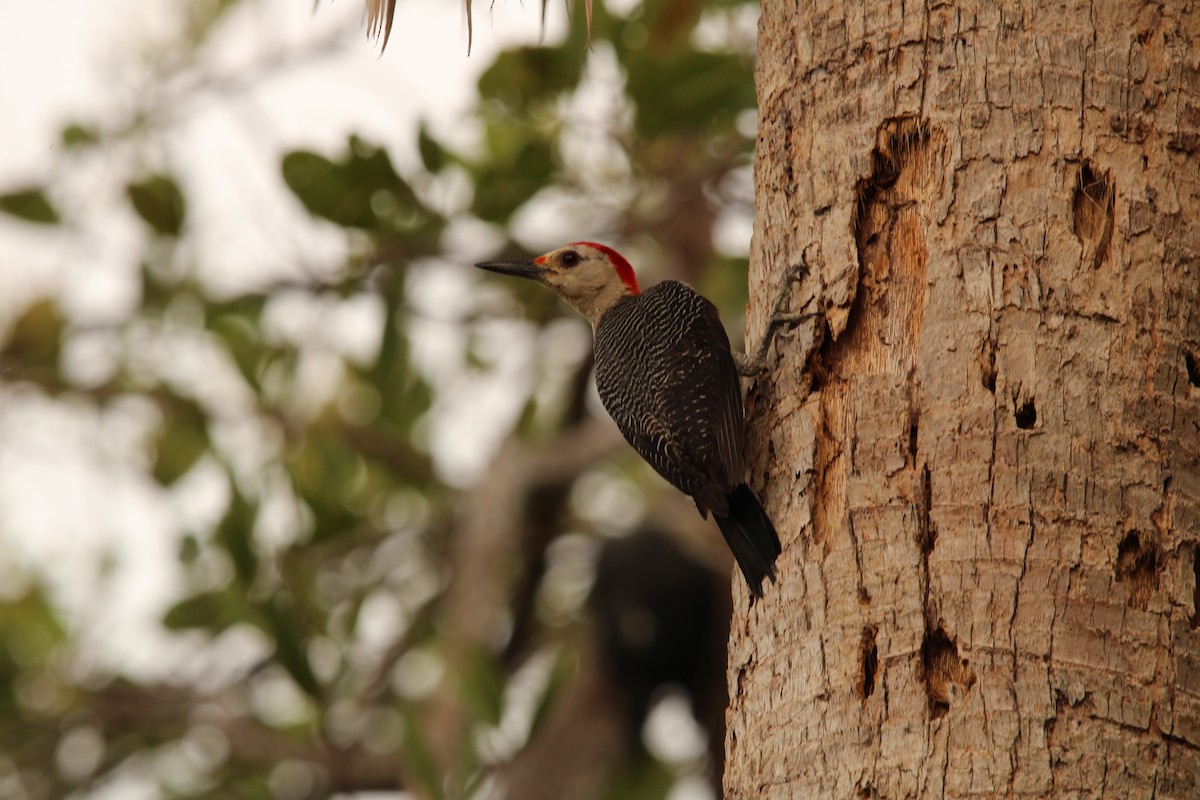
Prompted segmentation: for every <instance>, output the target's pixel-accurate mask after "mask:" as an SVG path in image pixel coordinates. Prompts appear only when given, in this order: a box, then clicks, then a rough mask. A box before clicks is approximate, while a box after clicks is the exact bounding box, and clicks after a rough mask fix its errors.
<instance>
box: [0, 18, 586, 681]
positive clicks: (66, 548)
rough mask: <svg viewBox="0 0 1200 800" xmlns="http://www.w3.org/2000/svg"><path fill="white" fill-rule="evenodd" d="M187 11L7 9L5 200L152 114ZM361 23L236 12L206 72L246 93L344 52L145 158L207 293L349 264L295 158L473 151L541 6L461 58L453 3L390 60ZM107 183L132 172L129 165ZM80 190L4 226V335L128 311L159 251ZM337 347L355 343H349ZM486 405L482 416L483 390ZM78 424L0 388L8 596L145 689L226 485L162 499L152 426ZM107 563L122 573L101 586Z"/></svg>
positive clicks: (74, 358) (233, 102)
mask: <svg viewBox="0 0 1200 800" xmlns="http://www.w3.org/2000/svg"><path fill="white" fill-rule="evenodd" d="M182 5H183V4H182V3H181V2H179V1H178V0H37V1H36V2H22V1H21V0H0V121H2V122H0V143H2V145H3V146H0V192H4V191H9V190H12V189H15V188H21V187H23V186H25V185H29V184H40V183H43V182H50V181H49V179H50V178H51V177H52V171H53V170H55V169H56V168H60V167H61V164H62V163H64V162H63V161H62V159H61V158H60V156H61V153H59V152H58V150H57V148H59V146H60V145H59V143H58V142H59V133H60V131H61V129H62V128H63V126H64V125H65V124H67V123H69V122H76V121H79V122H83V123H86V124H89V125H93V126H96V127H98V128H100V129H101V130H103V129H105V128H106V127H107V128H111V127H113V126H115V125H118V124H119V123H120V122H121V121H122V120H124V119H126V118H127V116H128V114H129V113H130V109H131V108H132V107H133V106H134V105H135V104H136V103H137V102H140V100H141V97H142V95H141V93H140V91H141V90H140V88H139V87H143V86H147V85H149V82H148V80H147V76H146V74H145V67H144V66H143V65H144V63H145V62H144V58H143V54H144V53H145V52H146V50H147V48H149V49H151V50H153V49H154V47H155V45H156V44H158V45H160V46H161V45H164V44H166V43H169V42H170V41H172V36H173V33H174V32H175V30H176V27H175V26H177V25H178V24H179V23H178V14H179V8H180V6H182ZM363 5H364V2H362V0H337V2H322V3H321V4H320V6H319V7H318V8H317V9H316V10H315V11H314V9H313V4H312V1H311V0H247V1H246V2H244V3H242V4H241V6H240V7H239V8H238V9H237V10H236V11H235V12H234V13H233V14H232V15H230V18H228V19H226V20H225V21H224V22H223V23H222V27H221V28H220V29H219V32H218V34H217V35H216V36H215V37H214V39H213V40H212V41H211V47H209V48H207V49H206V50H205V52H204V54H203V60H204V62H205V63H206V64H207V65H209V66H210V68H211V71H212V72H213V73H215V74H218V75H220V76H225V77H232V78H237V77H238V76H240V75H243V74H244V73H245V72H246V69H247V65H251V64H254V63H256V61H258V60H261V59H262V57H263V56H264V54H271V53H277V52H279V53H282V52H292V51H297V50H300V49H303V47H304V46H305V44H306V43H310V44H311V43H316V42H323V41H329V40H331V39H333V40H334V41H335V42H336V43H337V44H338V46H337V47H336V48H335V49H334V50H333V51H332V52H330V53H329V54H327V55H325V56H324V57H322V58H319V59H316V60H313V61H312V62H310V63H306V64H305V65H303V66H300V67H295V68H289V69H286V70H282V71H280V72H279V73H278V74H274V75H272V76H271V77H270V78H268V79H266V80H255V81H253V82H251V83H250V84H249V86H248V89H247V90H245V91H238V92H223V93H218V94H210V95H207V96H203V95H202V96H201V98H200V99H199V100H198V101H189V103H187V104H186V105H184V106H182V108H181V109H180V113H179V114H178V116H177V117H173V118H172V120H171V121H170V123H169V124H168V125H166V126H165V133H164V135H163V136H162V137H161V138H159V139H157V140H155V141H154V142H152V143H151V146H149V147H146V146H145V145H144V144H143V145H139V147H142V148H143V149H144V150H145V151H148V152H152V153H156V154H158V155H162V154H166V157H165V159H164V161H163V163H152V164H151V166H152V167H157V168H166V169H168V170H170V171H171V172H172V173H173V174H175V175H176V176H177V177H178V178H179V179H180V181H181V182H182V183H183V184H184V186H185V194H186V195H187V197H188V201H189V209H188V213H189V216H190V217H191V218H192V219H193V220H197V221H198V224H196V225H195V226H193V227H192V228H190V229H189V231H188V232H185V236H184V239H183V241H182V243H181V247H182V248H185V252H190V253H192V254H194V261H195V262H196V263H199V264H201V265H203V267H204V269H205V270H206V278H208V279H210V280H211V281H213V282H214V283H215V284H217V285H220V284H221V283H222V282H223V281H227V282H228V283H229V285H237V284H238V283H239V281H242V280H245V279H246V278H247V277H248V274H253V273H254V272H259V273H261V272H262V271H264V270H268V271H269V270H283V271H286V270H289V269H295V267H296V263H297V261H298V260H302V259H308V260H312V261H316V262H319V263H321V264H326V265H328V264H338V263H341V257H342V254H343V253H344V248H345V239H344V235H343V234H342V233H340V232H338V231H335V230H333V229H332V227H331V226H318V225H312V224H311V223H310V220H309V219H308V218H307V216H306V215H305V214H304V212H303V210H302V209H301V208H300V206H299V204H298V203H297V202H296V201H295V200H294V198H291V197H290V196H288V195H287V192H286V190H284V188H283V185H282V181H281V180H280V178H279V156H280V154H281V153H282V152H284V151H285V150H287V149H291V148H298V147H305V148H311V149H315V150H319V151H323V152H327V153H330V154H331V155H336V154H337V153H338V152H340V150H341V149H342V148H344V146H345V141H346V137H347V135H348V134H350V133H358V134H360V135H362V136H364V137H366V138H368V139H370V140H374V141H376V142H378V143H381V144H383V145H385V146H387V147H388V149H389V152H391V154H392V156H393V158H394V159H396V160H397V162H398V163H400V164H402V165H403V164H405V163H406V160H407V161H408V163H415V147H414V141H415V136H416V122H417V121H419V120H427V121H429V122H431V124H432V126H433V128H434V130H435V131H436V132H437V133H438V134H439V135H440V136H442V137H443V138H448V139H450V140H451V141H457V142H459V143H469V142H470V138H471V135H472V134H473V133H474V132H473V131H470V130H462V129H461V128H462V125H463V123H462V119H463V117H464V112H465V111H466V110H467V109H469V108H470V105H471V104H472V103H473V101H474V98H475V88H474V87H475V81H476V79H477V77H478V75H479V73H480V72H481V71H482V70H483V69H485V68H486V67H487V66H488V65H489V64H490V63H491V61H492V59H493V57H494V55H495V53H496V52H497V50H498V49H499V48H500V47H501V46H507V45H510V44H512V43H514V42H518V41H526V42H536V41H537V39H538V38H539V30H538V17H539V15H538V10H537V6H536V4H533V3H531V4H524V5H522V4H520V3H510V4H500V5H497V7H496V12H495V15H494V18H493V15H492V13H490V12H489V11H488V7H487V4H486V3H476V19H475V42H474V51H473V53H472V54H471V55H470V57H468V56H467V53H466V28H465V22H464V18H463V12H462V7H461V4H460V3H457V2H454V1H453V0H408V2H405V3H402V4H400V7H399V8H398V9H397V15H396V21H395V26H394V28H393V31H392V35H391V40H390V42H389V44H388V49H387V52H386V53H384V54H383V55H382V57H381V56H380V55H379V50H378V45H375V46H372V45H371V44H370V43H368V42H367V41H366V39H365V38H364V37H363V36H362V29H363V26H362V22H363V17H362V10H363ZM558 9H559V11H560V13H559V15H558V18H557V19H556V16H555V12H554V11H553V10H552V11H551V12H550V14H549V15H548V18H549V22H550V31H549V32H548V36H551V37H553V36H557V35H559V34H560V33H561V30H562V29H563V26H564V22H565V20H563V19H562V18H561V6H559V7H558ZM193 94H194V93H193ZM189 96H190V95H189ZM133 157H138V151H137V150H128V149H126V150H121V149H120V148H116V152H115V153H114V155H113V158H114V159H120V158H133ZM135 163H136V162H135ZM109 167H110V168H111V169H112V170H113V171H114V174H116V175H126V174H128V173H129V170H128V169H127V167H128V163H125V164H123V165H120V166H112V165H109ZM87 170H91V171H90V172H88V171H87ZM81 171H82V172H84V174H81V175H69V176H65V177H64V176H62V175H58V176H56V178H55V180H53V181H52V183H53V185H54V186H55V187H57V190H58V191H60V192H63V191H65V192H67V193H69V196H68V197H62V196H58V197H55V199H56V200H58V201H60V203H61V205H62V206H63V208H64V209H66V210H67V213H68V220H69V224H68V225H62V226H57V227H54V228H44V227H41V226H32V225H28V224H25V223H21V222H18V221H13V220H10V219H7V218H3V217H2V215H0V330H3V328H4V327H5V326H6V325H7V323H8V321H9V320H10V319H11V317H12V314H13V312H14V309H19V308H20V307H22V306H23V305H24V304H25V303H27V302H28V299H29V298H30V297H33V296H37V295H39V294H45V293H50V294H52V295H54V296H56V297H58V298H59V299H60V300H61V302H62V303H63V304H64V306H65V307H66V309H67V310H68V312H69V313H70V315H71V317H72V319H73V320H75V321H76V322H79V321H84V322H87V321H103V320H104V318H105V317H106V316H118V317H120V316H123V313H124V311H127V310H128V309H129V308H130V307H131V306H132V305H133V304H134V303H136V302H137V297H136V289H135V288H131V287H135V286H136V282H135V281H133V280H131V277H132V276H133V273H134V272H136V270H137V269H138V256H139V254H140V253H141V252H142V248H143V246H144V244H143V238H142V237H145V236H146V235H147V233H146V231H145V230H144V229H143V227H142V226H141V225H140V224H139V223H138V222H137V220H136V218H134V217H133V215H132V214H130V213H129V212H128V209H127V208H125V207H124V201H123V200H122V198H121V194H120V191H119V186H117V187H116V190H115V191H114V187H113V181H112V180H111V178H112V177H113V175H106V173H105V164H99V165H96V164H92V165H90V166H88V167H86V168H81ZM106 177H107V178H110V180H108V181H107V182H106V180H105V178H106ZM63 187H65V188H63ZM97 187H99V188H97ZM81 207H82V208H84V209H85V212H84V213H78V210H79V209H80V208H81ZM201 237H202V238H201ZM460 238H462V237H460ZM481 255H482V254H481ZM131 271H132V272H131ZM444 272H445V278H446V280H449V281H450V282H451V283H452V284H454V283H455V282H457V285H458V286H459V292H460V294H461V287H462V286H464V285H469V284H467V283H465V282H468V281H471V280H473V278H472V277H464V276H465V275H466V273H468V272H469V271H468V270H466V269H465V268H464V269H453V270H451V269H447V270H445V271H444ZM434 283H435V284H436V281H434ZM437 288H438V287H437V286H434V287H433V290H435V291H436V290H437ZM451 288H453V286H452V287H451ZM442 290H443V291H445V287H444V286H443V287H442ZM359 327H362V326H359ZM347 329H348V330H349V331H350V333H349V334H348V335H352V333H353V325H352V324H351V325H347ZM171 357H172V358H177V357H178V356H177V354H174V353H173V354H171ZM89 358H90V357H89V355H88V352H87V351H86V350H84V351H83V352H82V355H81V354H80V352H79V348H76V351H75V352H74V353H72V352H70V351H69V352H68V353H67V355H66V356H65V359H66V360H67V361H68V362H72V363H75V362H78V364H79V368H80V369H82V370H84V371H86V370H87V369H88V361H89ZM518 366H523V365H518ZM509 394H511V390H510V391H509ZM475 399H476V402H479V401H480V400H481V399H484V398H483V397H482V394H481V393H480V392H476V397H475ZM67 405H69V404H63V403H54V402H46V401H44V400H42V399H40V398H38V397H37V396H36V395H34V394H33V393H31V392H22V391H18V390H17V389H16V388H14V387H12V386H11V385H10V386H5V385H4V384H0V592H7V593H12V592H19V591H21V589H20V581H19V580H17V577H16V576H17V575H18V574H20V573H21V572H22V571H23V570H26V569H29V568H30V567H31V565H32V567H33V568H34V569H36V570H37V571H38V572H40V573H42V574H43V576H44V578H45V580H46V581H47V582H48V584H49V586H50V588H51V590H52V591H53V593H54V596H55V598H56V600H57V601H58V602H59V603H60V604H61V605H62V606H63V607H64V608H65V609H66V611H67V614H68V619H69V620H70V621H71V622H72V623H73V624H74V626H76V628H77V629H78V630H80V631H82V636H83V641H84V645H85V647H87V646H88V645H91V646H92V647H93V648H98V649H99V650H100V651H106V652H104V653H103V654H101V659H102V660H104V661H106V662H108V663H110V664H112V665H114V666H119V667H120V668H122V669H125V670H128V671H131V672H133V673H154V672H156V671H158V670H160V669H162V667H163V665H164V663H169V662H171V660H172V659H171V658H170V657H169V656H166V655H164V648H170V647H171V646H172V644H171V641H172V640H170V639H169V637H168V638H164V637H163V636H162V633H161V631H160V630H159V629H158V626H157V619H158V616H159V615H160V614H161V611H162V609H163V608H164V607H165V606H166V604H168V603H169V602H171V601H172V600H174V599H176V598H177V596H178V593H179V592H180V591H181V589H182V587H181V581H180V576H179V573H178V568H179V565H178V560H177V553H178V546H179V537H180V536H182V535H183V534H184V533H186V532H187V531H188V528H195V527H197V526H198V525H200V524H202V522H203V520H204V517H205V514H206V513H208V514H209V515H211V514H212V512H213V510H214V509H216V510H217V512H218V513H219V508H220V507H221V506H222V505H223V501H222V500H221V499H220V498H221V490H220V489H219V488H217V487H215V486H214V485H213V484H214V482H217V483H219V478H218V477H217V476H215V475H212V474H210V475H209V479H208V483H205V478H204V476H203V475H199V476H189V477H188V479H186V480H185V481H183V482H182V483H184V484H188V485H187V486H184V487H183V488H180V489H178V490H173V491H172V492H171V493H169V494H168V496H166V497H164V495H163V493H162V492H160V491H158V489H157V488H156V487H154V486H153V485H152V484H150V483H148V481H147V479H146V478H145V476H144V474H143V473H142V469H141V467H139V465H138V463H137V459H138V458H139V453H140V452H141V451H142V448H143V444H142V442H143V441H144V437H145V435H146V433H147V430H146V426H147V425H152V424H153V422H147V421H146V414H145V411H146V409H144V408H128V407H126V408H122V407H120V406H119V404H118V405H117V407H116V408H114V409H106V410H103V411H100V412H95V411H92V410H90V409H87V408H85V407H75V408H69V407H65V406H67ZM494 427H497V429H499V428H498V426H494ZM435 436H436V431H435ZM435 444H436V442H435ZM475 446H476V452H475V456H474V457H475V459H476V462H478V461H479V458H480V456H479V454H478V453H479V452H481V451H480V450H479V443H478V442H476V443H475ZM467 455H468V456H469V455H470V454H469V453H468V454H467ZM469 466H470V465H469V464H468V467H469ZM477 466H478V463H476V467H477ZM214 498H215V499H214ZM206 510H207V511H206ZM213 521H215V520H213ZM110 557H111V558H114V559H115V560H114V565H113V566H112V570H113V571H114V573H115V574H110V576H109V578H111V579H105V578H104V577H103V567H102V565H103V564H104V563H105V561H106V559H108V558H110ZM94 651H95V650H94ZM168 668H169V667H168ZM201 668H202V667H201Z"/></svg>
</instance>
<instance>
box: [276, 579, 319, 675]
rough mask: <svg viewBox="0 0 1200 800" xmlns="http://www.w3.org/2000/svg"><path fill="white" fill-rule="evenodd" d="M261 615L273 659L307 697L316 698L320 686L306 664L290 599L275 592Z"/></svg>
mask: <svg viewBox="0 0 1200 800" xmlns="http://www.w3.org/2000/svg"><path fill="white" fill-rule="evenodd" d="M263 611H264V612H266V615H267V627H268V630H269V631H270V633H271V634H272V635H273V636H274V639H275V658H276V659H277V660H278V661H279V664H280V665H281V666H282V667H283V668H284V669H285V670H287V673H288V674H289V675H291V676H292V680H294V681H295V682H296V684H297V685H298V686H299V687H300V688H301V689H303V690H304V692H305V693H306V694H307V695H308V696H309V697H312V698H318V697H320V696H321V685H320V683H318V682H317V676H316V674H315V673H314V672H313V670H312V664H310V663H309V661H308V653H307V647H306V643H305V639H304V634H303V631H302V629H301V626H300V622H299V620H297V618H296V607H295V604H294V603H293V602H292V597H291V595H290V594H288V593H287V592H276V593H275V594H273V595H272V596H271V599H270V600H269V601H267V603H266V606H265V608H264V609H263Z"/></svg>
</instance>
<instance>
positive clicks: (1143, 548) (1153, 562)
mask: <svg viewBox="0 0 1200 800" xmlns="http://www.w3.org/2000/svg"><path fill="white" fill-rule="evenodd" d="M1161 561H1162V558H1161V555H1160V553H1159V548H1158V545H1157V544H1156V543H1155V542H1154V541H1153V540H1152V539H1150V537H1149V536H1146V535H1144V534H1139V533H1138V531H1130V532H1129V533H1128V534H1126V536H1125V538H1124V539H1122V540H1121V543H1120V544H1119V545H1117V562H1116V577H1117V580H1118V581H1120V582H1121V583H1124V584H1125V586H1126V589H1127V590H1128V592H1129V602H1130V604H1131V605H1134V606H1136V607H1138V608H1141V609H1143V610H1144V609H1145V608H1146V605H1147V603H1148V602H1149V600H1150V596H1151V595H1152V594H1153V593H1154V589H1155V587H1156V585H1157V583H1158V566H1159V564H1160V562H1161Z"/></svg>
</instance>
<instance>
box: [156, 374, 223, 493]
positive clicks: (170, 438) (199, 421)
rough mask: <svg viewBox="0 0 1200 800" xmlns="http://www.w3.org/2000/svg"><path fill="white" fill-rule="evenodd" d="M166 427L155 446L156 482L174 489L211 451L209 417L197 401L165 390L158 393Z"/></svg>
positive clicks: (162, 428)
mask: <svg viewBox="0 0 1200 800" xmlns="http://www.w3.org/2000/svg"><path fill="white" fill-rule="evenodd" d="M155 399H156V400H158V407H159V409H160V410H161V411H162V414H163V424H162V427H161V428H160V429H159V432H158V438H157V439H156V440H155V443H154V465H153V467H152V473H153V475H154V479H155V480H156V481H158V482H159V483H160V484H162V485H163V486H171V485H172V484H174V483H175V482H176V481H177V480H179V479H180V478H181V477H183V475H185V474H186V473H187V471H188V470H190V469H191V468H192V466H193V465H194V464H195V463H196V461H197V459H199V458H200V456H201V455H203V454H204V453H205V452H207V451H208V448H209V441H208V425H207V416H206V415H205V413H204V410H203V409H201V408H200V406H199V405H197V404H196V403H195V401H193V400H190V399H187V398H184V397H180V396H179V395H177V394H175V393H174V392H171V391H169V390H166V389H163V390H160V391H158V392H157V393H156V395H155Z"/></svg>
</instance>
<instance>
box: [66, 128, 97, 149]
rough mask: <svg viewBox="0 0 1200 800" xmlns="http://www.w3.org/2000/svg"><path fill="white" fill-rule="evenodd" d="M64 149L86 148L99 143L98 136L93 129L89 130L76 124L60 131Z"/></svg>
mask: <svg viewBox="0 0 1200 800" xmlns="http://www.w3.org/2000/svg"><path fill="white" fill-rule="evenodd" d="M60 138H61V139H62V143H63V146H64V147H87V146H89V145H93V144H96V143H97V142H99V141H100V135H99V134H97V133H96V130H95V129H94V128H89V127H87V126H86V125H82V124H80V123H78V122H75V123H72V124H70V125H68V126H67V127H65V128H63V129H62V133H61V134H60Z"/></svg>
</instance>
